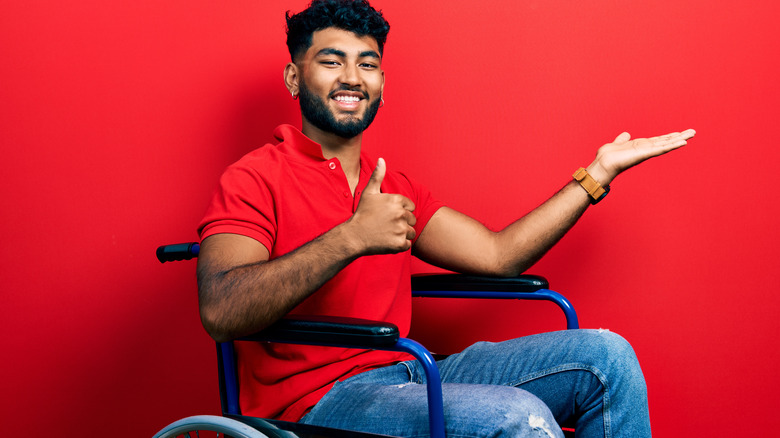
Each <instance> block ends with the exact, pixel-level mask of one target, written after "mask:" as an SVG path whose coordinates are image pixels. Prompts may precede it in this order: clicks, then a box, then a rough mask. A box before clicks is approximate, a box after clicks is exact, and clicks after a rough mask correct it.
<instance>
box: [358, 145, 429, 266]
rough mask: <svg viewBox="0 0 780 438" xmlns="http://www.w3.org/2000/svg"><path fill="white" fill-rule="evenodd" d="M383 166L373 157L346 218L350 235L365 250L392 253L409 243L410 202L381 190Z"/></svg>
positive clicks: (411, 230) (412, 221)
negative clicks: (367, 177) (371, 169)
mask: <svg viewBox="0 0 780 438" xmlns="http://www.w3.org/2000/svg"><path fill="white" fill-rule="evenodd" d="M386 171H387V167H386V164H385V160H384V159H382V158H380V159H379V160H378V161H377V165H376V168H375V169H374V173H372V174H371V179H370V180H369V181H368V184H367V185H366V188H365V189H364V190H363V194H362V195H361V198H360V203H359V204H358V207H357V210H356V211H355V213H354V214H353V215H352V217H351V218H350V219H349V221H348V224H349V225H350V226H351V227H352V230H353V235H354V236H355V237H356V238H358V240H359V242H360V244H361V246H362V251H361V252H363V253H365V254H393V253H397V252H402V251H406V250H408V249H409V248H411V247H412V239H414V236H415V231H414V228H413V227H414V224H415V223H417V218H416V217H415V216H414V215H413V214H412V212H413V211H414V203H413V202H412V201H411V200H410V199H409V198H407V197H405V196H402V195H397V194H387V193H382V192H381V190H380V188H381V186H382V181H383V180H384V178H385V173H386Z"/></svg>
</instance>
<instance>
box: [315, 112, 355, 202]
mask: <svg viewBox="0 0 780 438" xmlns="http://www.w3.org/2000/svg"><path fill="white" fill-rule="evenodd" d="M301 132H302V133H303V135H305V136H306V137H309V138H310V139H312V140H313V141H315V142H316V143H319V145H320V146H322V156H323V157H324V158H325V159H326V160H330V159H332V158H338V160H339V162H340V163H341V167H342V169H344V174H345V175H346V177H347V181H348V182H349V185H350V188H351V189H352V193H353V194H354V192H355V187H356V186H357V183H358V179H359V178H360V147H361V142H362V140H363V134H362V133H361V134H358V135H356V136H355V137H353V138H343V137H339V136H337V135H336V134H333V133H332V132H326V131H323V130H321V129H319V128H317V127H316V126H314V125H312V124H311V123H309V122H308V121H307V120H306V119H305V118H304V119H303V124H302V127H301Z"/></svg>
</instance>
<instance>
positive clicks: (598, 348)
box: [591, 330, 647, 392]
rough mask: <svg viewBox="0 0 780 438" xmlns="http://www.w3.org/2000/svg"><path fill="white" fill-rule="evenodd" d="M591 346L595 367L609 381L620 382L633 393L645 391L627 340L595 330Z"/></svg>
mask: <svg viewBox="0 0 780 438" xmlns="http://www.w3.org/2000/svg"><path fill="white" fill-rule="evenodd" d="M591 345H592V347H593V350H592V353H593V356H592V357H593V358H594V361H595V362H596V364H595V365H596V367H597V368H599V369H600V370H601V371H602V372H604V373H606V374H607V378H608V379H609V380H611V381H612V382H613V383H617V382H620V383H621V384H622V385H626V386H627V387H630V388H631V390H632V391H634V392H637V391H638V392H645V391H646V390H647V388H646V385H645V379H644V375H643V373H642V369H641V367H640V366H639V360H638V359H637V356H636V353H635V352H634V348H633V347H632V346H631V344H630V343H629V342H628V341H627V340H625V339H624V338H623V337H622V336H620V335H618V334H617V333H613V332H610V331H608V330H596V331H594V339H593V342H592V344H591Z"/></svg>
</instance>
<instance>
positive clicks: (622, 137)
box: [613, 132, 631, 143]
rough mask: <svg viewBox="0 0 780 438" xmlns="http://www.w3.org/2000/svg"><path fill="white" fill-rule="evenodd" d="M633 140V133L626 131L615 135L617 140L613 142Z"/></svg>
mask: <svg viewBox="0 0 780 438" xmlns="http://www.w3.org/2000/svg"><path fill="white" fill-rule="evenodd" d="M629 140H631V134H629V133H628V132H624V133H622V134H620V135H618V136H617V137H615V141H613V143H625V142H627V141H629Z"/></svg>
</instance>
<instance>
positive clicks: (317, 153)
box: [274, 125, 325, 161]
mask: <svg viewBox="0 0 780 438" xmlns="http://www.w3.org/2000/svg"><path fill="white" fill-rule="evenodd" d="M274 137H276V139H277V140H279V141H281V142H284V145H285V147H286V148H287V149H288V150H289V151H290V152H291V153H295V154H300V155H304V156H306V157H309V158H313V159H315V160H317V161H325V157H323V156H322V146H320V144H319V143H317V142H315V141H314V140H312V139H310V138H309V137H306V136H305V135H303V133H302V132H301V131H299V130H298V128H296V127H294V126H292V125H279V126H278V127H276V129H275V130H274Z"/></svg>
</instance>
